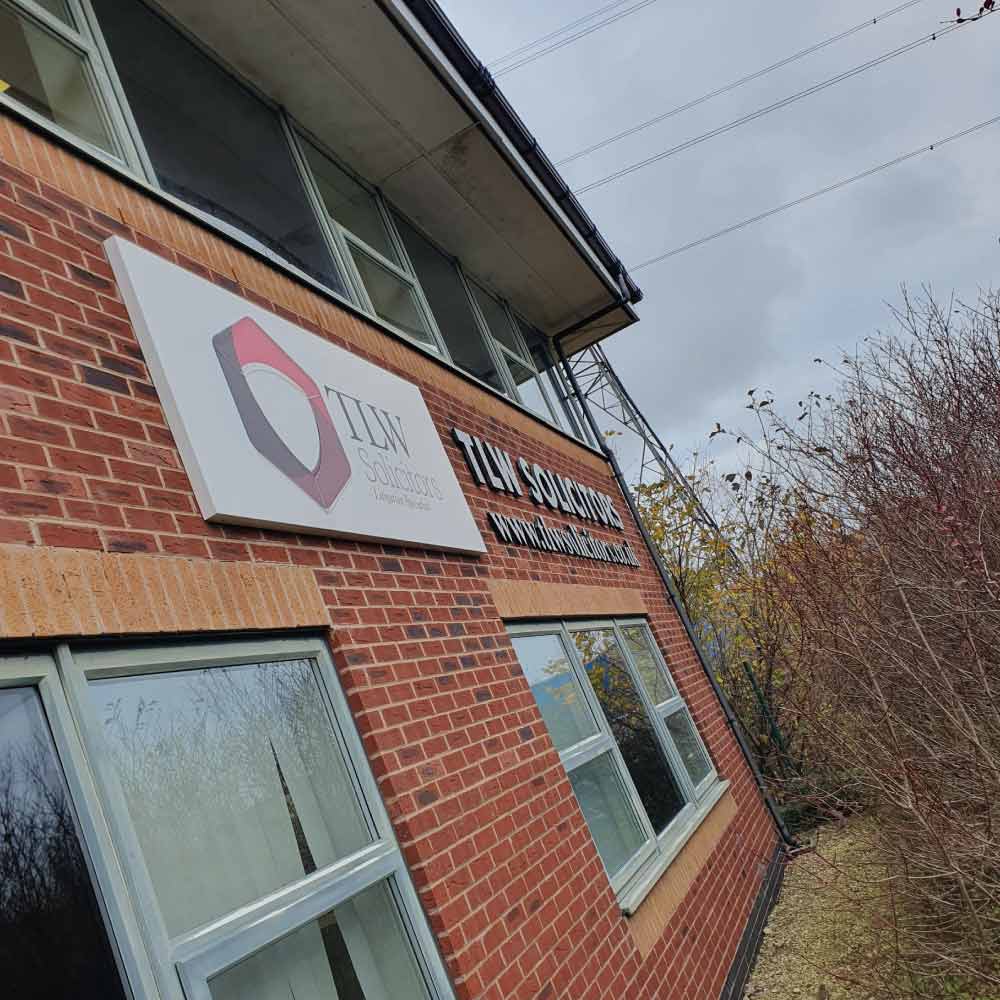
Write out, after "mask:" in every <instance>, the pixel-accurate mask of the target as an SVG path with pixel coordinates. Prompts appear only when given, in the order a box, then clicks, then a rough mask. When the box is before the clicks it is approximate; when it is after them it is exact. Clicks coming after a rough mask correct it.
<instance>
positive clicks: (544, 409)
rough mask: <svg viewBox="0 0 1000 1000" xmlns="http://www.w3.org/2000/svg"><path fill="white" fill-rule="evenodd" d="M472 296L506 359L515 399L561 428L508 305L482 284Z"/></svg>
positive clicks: (505, 363)
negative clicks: (508, 309)
mask: <svg viewBox="0 0 1000 1000" xmlns="http://www.w3.org/2000/svg"><path fill="white" fill-rule="evenodd" d="M472 294H473V297H474V298H475V300H476V304H477V305H478V306H479V311H480V312H481V313H482V317H483V321H484V322H485V323H486V327H487V329H488V330H489V331H490V334H491V335H492V337H493V342H494V344H496V346H497V349H498V350H499V352H500V356H501V358H502V359H503V362H504V365H505V367H506V369H507V375H508V377H509V379H510V382H511V385H512V388H513V390H514V395H515V398H517V399H519V400H520V401H521V402H522V403H523V404H524V405H525V406H526V407H527V408H528V409H529V410H531V411H532V412H533V413H536V414H537V415H538V416H540V417H541V418H542V419H543V420H548V421H549V422H550V423H554V424H556V425H557V426H561V424H560V421H559V419H558V417H557V415H556V412H555V410H554V409H553V408H552V407H551V406H550V405H549V401H548V397H547V395H546V392H545V388H544V386H543V384H542V380H541V379H540V378H539V377H538V372H537V371H536V370H535V365H534V362H533V361H532V358H531V355H530V354H529V353H528V349H527V347H525V345H524V343H523V342H522V340H521V335H520V332H519V330H518V328H517V326H516V325H515V323H514V321H513V318H512V316H511V314H510V313H509V312H508V311H507V308H506V306H504V305H503V303H502V302H500V300H499V299H497V298H495V297H494V296H492V295H491V294H490V293H489V292H487V291H486V290H485V289H484V288H482V287H481V286H479V285H476V284H473V286H472Z"/></svg>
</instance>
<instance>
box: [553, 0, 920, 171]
mask: <svg viewBox="0 0 1000 1000" xmlns="http://www.w3.org/2000/svg"><path fill="white" fill-rule="evenodd" d="M918 3H923V0H907V2H906V3H901V4H899V6H897V7H893V8H891V9H890V10H885V11H882V13H881V14H876V15H875V16H874V17H870V18H868V19H867V20H865V21H862V22H861V23H860V24H856V25H854V27H853V28H848V29H847V30H846V31H841V32H839V33H838V34H836V35H831V36H830V37H829V38H824V39H823V40H822V41H821V42H817V43H816V44H815V45H810V46H809V47H808V48H804V49H800V50H799V51H798V52H795V53H793V54H792V55H790V56H786V57H785V58H784V59H779V60H778V61H777V62H776V63H771V65H770V66H765V67H764V68H763V69H759V70H757V71H756V72H754V73H750V74H748V75H747V76H742V77H740V78H739V79H738V80H733V82H732V83H727V84H726V85H725V86H723V87H719V88H718V89H717V90H712V91H709V93H707V94H702V95H701V97H696V98H694V99H693V100H690V101H688V102H687V103H686V104H681V105H679V106H678V107H676V108H671V109H670V110H669V111H665V112H663V114H659V115H656V116H655V117H653V118H648V119H646V121H644V122H640V123H639V124H638V125H633V126H632V127H631V128H627V129H625V130H624V131H623V132H618V133H616V134H615V135H611V136H608V137H607V138H606V139H602V140H601V141H600V142H595V143H594V144H593V145H591V146H586V147H585V148H584V149H580V150H577V152H575V153H571V154H570V155H569V156H565V157H563V158H562V159H561V160H557V161H556V166H557V167H562V166H565V165H566V164H567V163H573V162H574V161H575V160H579V159H580V158H581V157H584V156H587V155H589V154H590V153H594V152H596V151H597V150H599V149H604V147H605V146H610V145H611V144H612V143H615V142H618V141H620V140H621V139H625V138H627V137H628V136H630V135H635V134H636V132H642V131H643V130H644V129H647V128H650V127H652V126H653V125H658V124H659V123H660V122H663V121H666V120H667V119H668V118H673V117H674V116H675V115H679V114H681V113H682V112H684V111H690V110H691V109H692V108H696V107H698V106H699V105H700V104H704V103H705V102H706V101H711V100H712V99H713V98H716V97H721V96H722V95H723V94H728V93H730V92H731V91H733V90H736V89H737V88H738V87H742V86H743V85H744V84H747V83H752V82H753V81H754V80H759V79H760V78H761V77H763V76H767V75H768V73H773V72H774V71H775V70H779V69H782V68H783V67H785V66H788V65H790V64H791V63H793V62H797V61H798V60H799V59H804V58H805V57H806V56H811V55H812V54H813V53H814V52H819V51H820V50H821V49H825V48H827V47H828V46H830V45H833V44H835V43H836V42H840V41H843V40H844V39H845V38H850V37H851V35H856V34H857V33H858V32H859V31H863V30H864V29H865V28H871V27H873V26H874V25H876V24H878V23H880V22H881V21H885V20H887V19H888V18H890V17H892V16H893V15H894V14H900V13H902V12H903V11H904V10H908V9H909V8H910V7H914V6H916V5H917V4H918Z"/></svg>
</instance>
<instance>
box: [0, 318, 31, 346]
mask: <svg viewBox="0 0 1000 1000" xmlns="http://www.w3.org/2000/svg"><path fill="white" fill-rule="evenodd" d="M0 337H6V338H7V339H8V340H16V341H17V342H18V343H20V344H37V343H38V334H36V333H35V332H34V331H33V330H30V329H28V327H26V326H21V325H20V324H18V323H10V322H8V321H7V320H5V319H2V318H0Z"/></svg>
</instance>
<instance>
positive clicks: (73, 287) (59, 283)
mask: <svg viewBox="0 0 1000 1000" xmlns="http://www.w3.org/2000/svg"><path fill="white" fill-rule="evenodd" d="M45 284H46V286H47V287H48V288H49V289H50V290H51V291H52V292H54V293H55V294H56V295H60V296H62V297H63V298H64V299H69V301H70V302H78V303H79V304H80V305H85V306H96V305H97V304H98V298H97V293H96V292H94V291H93V290H92V289H90V288H85V287H83V286H82V285H78V284H76V283H75V282H72V281H70V280H69V279H68V278H61V277H59V275H57V274H47V275H46V276H45Z"/></svg>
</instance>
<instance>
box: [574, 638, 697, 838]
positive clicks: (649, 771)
mask: <svg viewBox="0 0 1000 1000" xmlns="http://www.w3.org/2000/svg"><path fill="white" fill-rule="evenodd" d="M573 641H574V642H575V643H576V647H577V649H578V650H579V651H580V657H581V659H582V660H583V663H584V666H585V667H586V668H587V673H588V674H589V675H590V683H591V686H592V687H593V689H594V692H595V694H596V695H597V699H598V701H600V703H601V708H602V709H603V710H604V715H605V717H606V718H607V720H608V725H609V726H610V727H611V732H612V733H613V734H614V737H615V739H616V740H617V741H618V748H619V749H620V750H621V753H622V756H623V757H624V758H625V766H626V767H627V768H628V773H629V774H630V775H631V777H632V781H633V782H634V784H635V787H636V791H637V792H638V793H639V798H640V799H641V800H642V804H643V806H644V807H645V809H646V813H647V815H648V816H649V822H650V823H651V824H652V826H653V829H654V830H655V831H656V832H657V833H661V832H662V831H663V830H664V829H666V827H667V824H669V822H670V821H671V820H672V819H673V818H674V816H676V815H677V813H679V812H680V811H681V809H682V808H683V807H684V796H683V795H682V794H681V791H680V789H679V788H678V787H677V782H676V780H675V779H674V776H673V774H672V773H671V771H670V765H669V764H668V763H667V760H666V757H665V756H664V754H663V750H662V749H661V748H660V744H659V742H658V741H657V739H656V734H655V732H654V730H653V725H652V723H651V722H650V719H649V716H648V715H647V714H646V710H645V708H644V707H643V704H642V699H641V698H640V697H639V692H638V690H636V687H635V685H634V684H633V683H632V678H631V677H630V676H629V673H628V669H627V668H626V666H625V658H624V655H623V654H622V651H621V647H620V646H619V645H618V641H617V640H616V639H615V634H614V632H612V631H611V629H591V630H588V631H584V632H574V633H573Z"/></svg>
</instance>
